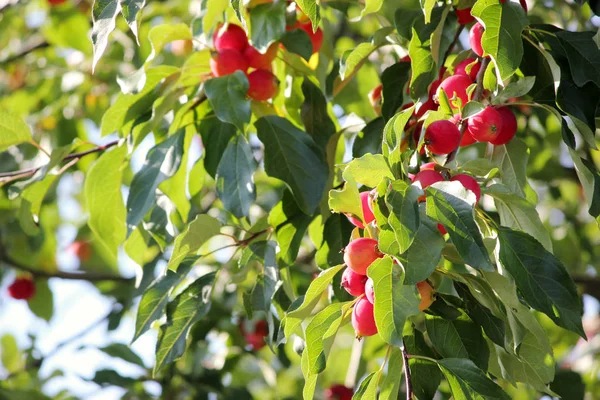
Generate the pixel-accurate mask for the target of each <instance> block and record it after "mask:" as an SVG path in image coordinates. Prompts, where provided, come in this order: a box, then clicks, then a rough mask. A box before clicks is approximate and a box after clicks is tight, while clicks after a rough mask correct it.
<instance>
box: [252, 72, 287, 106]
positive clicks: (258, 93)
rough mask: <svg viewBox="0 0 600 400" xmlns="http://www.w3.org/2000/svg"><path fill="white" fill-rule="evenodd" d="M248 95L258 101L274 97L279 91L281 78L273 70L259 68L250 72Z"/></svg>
mask: <svg viewBox="0 0 600 400" xmlns="http://www.w3.org/2000/svg"><path fill="white" fill-rule="evenodd" d="M248 83H250V88H249V89H248V97H250V98H251V99H254V100H258V101H265V100H269V99H272V98H273V97H275V96H276V95H277V92H278V91H279V80H278V79H277V77H275V75H273V73H272V72H271V71H267V70H264V69H257V70H256V71H252V72H251V73H250V74H248Z"/></svg>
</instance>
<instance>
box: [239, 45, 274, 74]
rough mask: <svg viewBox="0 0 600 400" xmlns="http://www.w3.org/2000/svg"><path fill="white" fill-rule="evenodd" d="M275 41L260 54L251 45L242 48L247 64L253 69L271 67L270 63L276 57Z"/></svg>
mask: <svg viewBox="0 0 600 400" xmlns="http://www.w3.org/2000/svg"><path fill="white" fill-rule="evenodd" d="M277 47H278V46H277V43H272V44H271V45H270V46H269V48H268V49H267V51H266V52H265V53H264V54H262V53H261V52H259V51H258V50H256V49H255V48H254V47H252V46H248V47H246V48H245V49H244V58H245V59H246V61H248V65H249V66H250V67H251V68H255V69H271V63H272V62H273V60H274V59H275V57H277Z"/></svg>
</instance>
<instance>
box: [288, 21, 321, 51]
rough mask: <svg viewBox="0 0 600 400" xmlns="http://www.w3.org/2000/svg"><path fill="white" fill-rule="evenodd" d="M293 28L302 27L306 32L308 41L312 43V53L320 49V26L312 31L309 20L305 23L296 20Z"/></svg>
mask: <svg viewBox="0 0 600 400" xmlns="http://www.w3.org/2000/svg"><path fill="white" fill-rule="evenodd" d="M294 28H298V29H302V30H303V31H304V32H306V33H307V34H308V37H309V38H310V42H311V43H312V48H313V51H312V52H313V54H315V53H318V52H319V50H321V45H322V44H323V30H322V29H321V28H317V31H316V32H313V28H312V23H311V22H308V23H305V24H301V23H299V22H297V23H296V25H295V26H294Z"/></svg>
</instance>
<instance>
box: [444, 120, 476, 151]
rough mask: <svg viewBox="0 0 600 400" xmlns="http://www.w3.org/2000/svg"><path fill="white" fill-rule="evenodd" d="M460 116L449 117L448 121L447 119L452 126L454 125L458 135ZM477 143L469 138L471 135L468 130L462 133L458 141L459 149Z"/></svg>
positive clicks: (471, 137)
mask: <svg viewBox="0 0 600 400" xmlns="http://www.w3.org/2000/svg"><path fill="white" fill-rule="evenodd" d="M460 119H461V117H460V114H454V115H453V116H452V117H450V119H448V121H450V122H452V123H453V124H454V125H456V127H457V128H459V129H458V131H459V133H460V125H459V124H460ZM476 142H477V141H476V140H475V139H473V136H471V134H470V133H469V130H468V129H466V130H465V132H464V133H463V136H462V139H460V145H459V146H460V147H465V146H470V145H472V144H473V143H476Z"/></svg>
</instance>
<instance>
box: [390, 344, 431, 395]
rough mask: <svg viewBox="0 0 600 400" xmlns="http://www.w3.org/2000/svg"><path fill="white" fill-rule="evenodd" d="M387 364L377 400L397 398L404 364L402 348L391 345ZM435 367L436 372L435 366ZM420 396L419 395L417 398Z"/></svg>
mask: <svg viewBox="0 0 600 400" xmlns="http://www.w3.org/2000/svg"><path fill="white" fill-rule="evenodd" d="M411 354H414V353H411ZM387 365H388V367H387V374H386V375H385V378H384V379H383V382H382V383H381V391H380V392H379V400H397V399H398V392H399V391H400V381H401V380H402V370H403V365H404V360H403V358H402V350H400V349H399V348H398V347H395V346H394V347H392V348H391V350H390V357H389V359H388V362H387ZM435 369H436V372H437V368H435ZM438 373H439V372H438ZM420 398H421V397H419V399H420Z"/></svg>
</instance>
